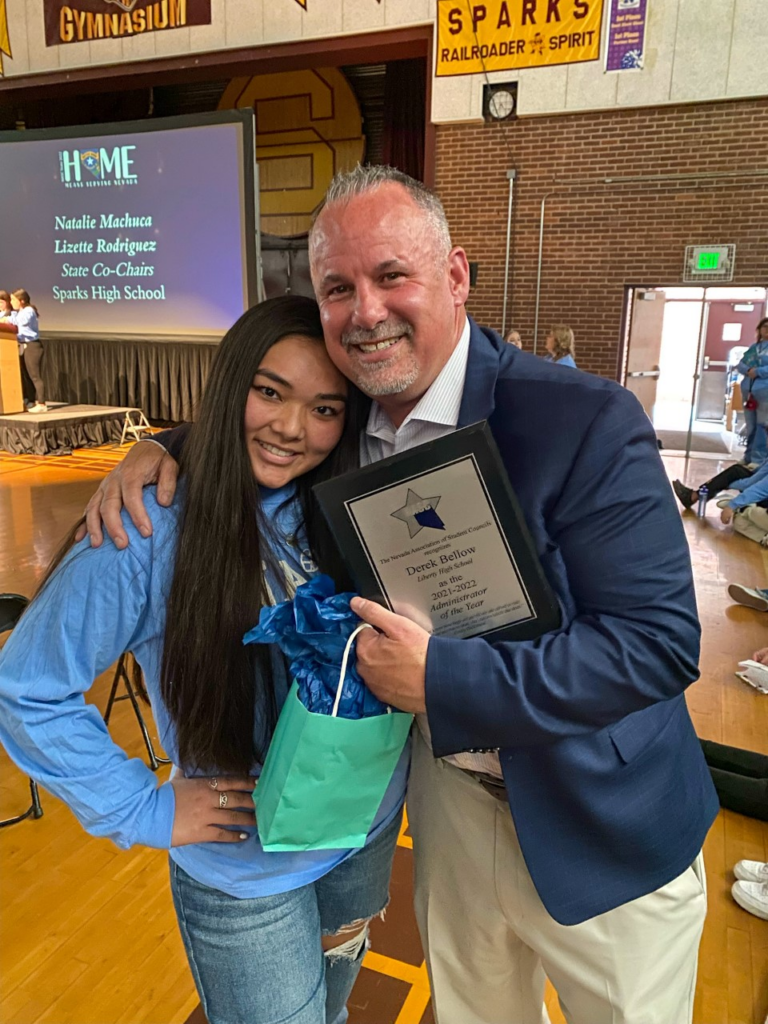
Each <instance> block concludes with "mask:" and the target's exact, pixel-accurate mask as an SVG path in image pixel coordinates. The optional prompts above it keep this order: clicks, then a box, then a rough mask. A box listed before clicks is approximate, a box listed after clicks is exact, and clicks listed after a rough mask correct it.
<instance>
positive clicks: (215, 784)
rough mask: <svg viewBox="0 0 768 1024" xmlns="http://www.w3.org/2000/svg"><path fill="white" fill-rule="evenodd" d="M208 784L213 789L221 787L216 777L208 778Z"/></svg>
mask: <svg viewBox="0 0 768 1024" xmlns="http://www.w3.org/2000/svg"><path fill="white" fill-rule="evenodd" d="M208 785H209V786H210V787H211V789H218V788H219V780H218V779H216V778H213V779H208Z"/></svg>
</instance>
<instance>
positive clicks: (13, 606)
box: [0, 594, 43, 828]
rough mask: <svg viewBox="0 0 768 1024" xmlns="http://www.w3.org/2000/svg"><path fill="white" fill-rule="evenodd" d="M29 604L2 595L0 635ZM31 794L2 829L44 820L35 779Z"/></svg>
mask: <svg viewBox="0 0 768 1024" xmlns="http://www.w3.org/2000/svg"><path fill="white" fill-rule="evenodd" d="M28 604H29V598H27V597H24V596H23V595H22V594H0V633H7V632H8V631H9V630H11V629H13V627H14V626H15V625H16V623H17V622H18V621H19V619H20V618H21V613H22V612H23V611H24V609H25V608H26V607H27V605H28ZM29 792H30V795H31V797H32V803H31V804H30V805H29V807H28V809H27V810H26V811H24V813H23V814H17V815H16V816H15V817H14V818H6V819H5V820H4V821H0V828H5V827H6V825H16V824H18V823H19V822H20V821H24V819H25V818H29V817H32V818H42V816H43V808H42V807H41V805H40V794H39V793H38V791H37V783H36V782H35V780H34V779H30V780H29Z"/></svg>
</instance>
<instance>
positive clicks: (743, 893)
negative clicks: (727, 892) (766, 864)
mask: <svg viewBox="0 0 768 1024" xmlns="http://www.w3.org/2000/svg"><path fill="white" fill-rule="evenodd" d="M731 895H732V896H733V898H734V899H735V900H736V902H737V903H738V904H739V906H740V907H741V908H742V909H743V910H748V911H749V913H750V914H754V915H755V917H760V918H762V919H763V921H768V882H734V883H733V888H732V889H731Z"/></svg>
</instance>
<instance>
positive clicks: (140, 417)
mask: <svg viewBox="0 0 768 1024" xmlns="http://www.w3.org/2000/svg"><path fill="white" fill-rule="evenodd" d="M151 433H152V428H151V427H150V425H149V420H148V419H147V417H146V416H145V415H144V413H143V412H142V411H141V409H128V411H127V412H126V414H125V419H124V420H123V433H122V436H121V438H120V444H125V442H126V439H127V438H129V437H132V438H133V440H134V441H140V440H141V439H142V437H144V436H145V435H146V434H151Z"/></svg>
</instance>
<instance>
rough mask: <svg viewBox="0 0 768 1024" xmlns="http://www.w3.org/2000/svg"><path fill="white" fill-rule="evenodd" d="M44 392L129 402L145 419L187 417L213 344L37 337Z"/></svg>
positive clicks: (67, 398) (93, 401) (77, 399)
mask: <svg viewBox="0 0 768 1024" xmlns="http://www.w3.org/2000/svg"><path fill="white" fill-rule="evenodd" d="M43 346H44V349H45V357H44V359H43V379H44V381H45V394H46V398H49V399H50V400H51V401H54V402H67V403H69V404H72V405H111V406H131V407H135V408H137V409H142V410H143V411H144V413H145V414H146V415H147V417H148V418H149V419H150V420H163V421H166V422H168V421H172V422H175V423H181V422H183V421H185V420H192V419H194V416H195V410H196V409H197V406H198V404H199V402H200V398H201V396H202V392H203V387H204V386H205V381H206V379H207V377H208V371H209V369H210V366H211V362H212V360H213V356H214V354H215V352H216V348H217V345H216V344H213V343H199V342H194V341H183V340H174V341H137V340H135V339H132V338H118V337H110V338H98V337H96V338H82V337H80V338H74V337H58V338H45V337H44V338H43Z"/></svg>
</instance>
